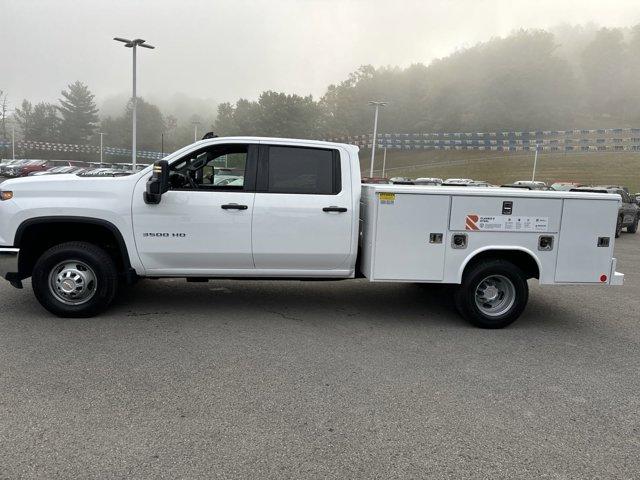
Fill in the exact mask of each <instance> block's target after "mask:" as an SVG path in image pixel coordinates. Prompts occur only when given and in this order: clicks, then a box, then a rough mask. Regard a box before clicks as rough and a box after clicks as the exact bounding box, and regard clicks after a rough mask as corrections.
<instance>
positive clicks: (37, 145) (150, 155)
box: [0, 140, 164, 160]
mask: <svg viewBox="0 0 640 480" xmlns="http://www.w3.org/2000/svg"><path fill="white" fill-rule="evenodd" d="M15 148H16V150H18V151H22V150H38V151H44V152H76V153H95V154H99V153H100V146H98V145H76V144H69V143H53V142H33V141H29V140H22V141H16V143H15ZM2 149H4V152H5V156H6V151H7V150H8V151H9V152H11V149H12V144H11V141H8V140H0V152H2ZM102 153H103V154H104V155H106V156H113V157H131V150H130V149H127V148H117V147H104V148H103V149H102ZM136 154H137V157H138V158H144V159H149V160H160V159H161V158H162V157H164V155H163V154H162V153H161V152H153V151H146V150H137V151H136Z"/></svg>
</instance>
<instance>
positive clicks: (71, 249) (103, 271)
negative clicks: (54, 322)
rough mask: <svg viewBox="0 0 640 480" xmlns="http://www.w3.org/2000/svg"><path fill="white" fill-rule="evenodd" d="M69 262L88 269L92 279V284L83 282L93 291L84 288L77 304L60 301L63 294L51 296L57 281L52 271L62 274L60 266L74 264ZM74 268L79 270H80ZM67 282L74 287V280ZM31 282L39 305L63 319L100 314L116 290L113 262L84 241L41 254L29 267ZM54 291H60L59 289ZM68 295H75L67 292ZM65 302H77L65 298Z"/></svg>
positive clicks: (99, 249) (54, 248)
mask: <svg viewBox="0 0 640 480" xmlns="http://www.w3.org/2000/svg"><path fill="white" fill-rule="evenodd" d="M73 261H77V262H78V264H79V265H83V266H84V267H88V268H89V271H90V273H91V278H92V279H93V283H91V282H88V283H87V285H88V286H91V285H93V288H91V289H90V288H86V291H87V292H89V293H87V294H86V295H87V296H88V298H87V299H86V300H84V301H83V303H81V304H67V303H64V301H63V300H61V299H60V298H62V296H63V293H54V291H55V290H56V289H55V288H54V287H53V286H52V282H54V281H55V279H56V278H58V277H56V274H55V273H52V271H53V270H54V269H56V271H58V272H62V271H64V268H65V267H66V265H65V266H63V267H60V265H61V264H64V262H68V265H74V262H73ZM76 267H77V268H79V269H80V270H82V268H83V267H78V266H77V265H76ZM85 272H86V269H85ZM70 280H71V285H75V284H74V283H73V281H74V280H73V279H70ZM79 282H80V283H81V281H79ZM31 283H32V286H33V292H34V294H35V296H36V298H37V299H38V301H39V302H40V304H41V305H42V306H43V307H44V308H46V309H47V310H49V311H50V312H51V313H53V314H54V315H57V316H59V317H67V318H78V317H93V316H95V315H97V314H99V313H101V312H103V311H104V310H105V309H106V308H107V307H108V306H109V305H110V304H111V302H112V301H113V298H114V296H115V294H116V292H117V289H118V271H117V269H116V265H115V263H114V261H113V259H112V258H111V257H110V256H109V255H108V254H107V253H106V252H105V251H104V250H103V249H101V248H100V247H97V246H96V245H93V244H91V243H86V242H67V243H62V244H60V245H56V246H54V247H51V248H50V249H49V250H47V251H46V252H44V253H43V254H42V256H41V257H40V258H39V259H38V261H37V262H36V264H35V266H34V267H33V273H32V281H31ZM58 291H59V292H63V290H62V289H58ZM70 293H71V294H73V293H75V292H74V291H73V289H71V292H70ZM89 295H90V296H89ZM68 301H78V300H74V299H72V298H69V299H68Z"/></svg>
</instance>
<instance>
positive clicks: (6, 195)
mask: <svg viewBox="0 0 640 480" xmlns="http://www.w3.org/2000/svg"><path fill="white" fill-rule="evenodd" d="M12 198H13V192H11V191H9V190H0V200H11V199H12Z"/></svg>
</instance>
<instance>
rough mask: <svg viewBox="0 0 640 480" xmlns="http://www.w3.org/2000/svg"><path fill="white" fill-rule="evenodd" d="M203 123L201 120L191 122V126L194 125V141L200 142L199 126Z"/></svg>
mask: <svg viewBox="0 0 640 480" xmlns="http://www.w3.org/2000/svg"><path fill="white" fill-rule="evenodd" d="M201 123H202V122H201V121H199V120H193V121H192V122H191V125H193V141H194V142H197V141H198V125H200V124H201Z"/></svg>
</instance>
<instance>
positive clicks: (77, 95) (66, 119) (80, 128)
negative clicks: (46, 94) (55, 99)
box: [58, 81, 99, 144]
mask: <svg viewBox="0 0 640 480" xmlns="http://www.w3.org/2000/svg"><path fill="white" fill-rule="evenodd" d="M61 93H62V98H61V99H60V100H59V102H60V106H59V107H58V110H59V111H60V114H61V115H62V124H61V133H62V139H63V141H65V142H66V143H76V144H85V143H87V142H88V141H89V139H90V138H91V137H92V136H93V134H94V132H95V130H96V127H97V125H98V121H99V118H98V108H97V107H96V104H95V102H94V101H93V99H94V95H93V94H92V93H91V92H90V91H89V88H87V86H86V85H84V84H83V83H81V82H79V81H76V82H75V83H72V84H71V85H69V86H68V90H63V91H62V92H61Z"/></svg>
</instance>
